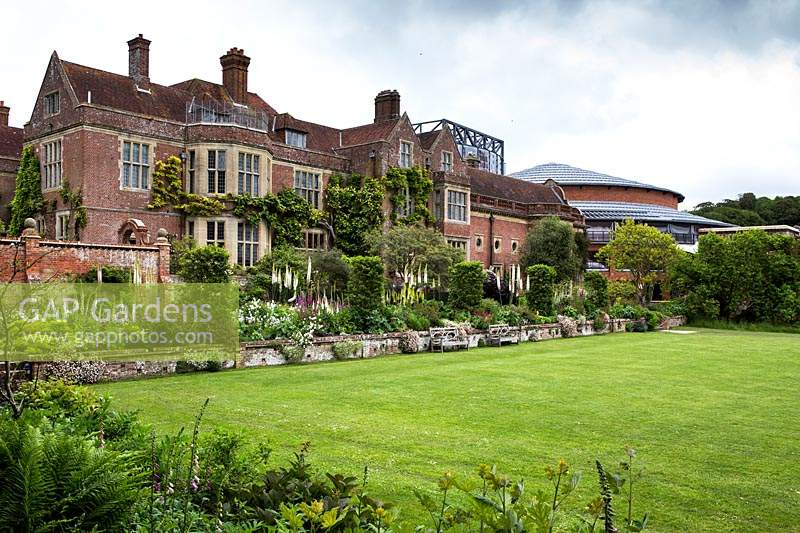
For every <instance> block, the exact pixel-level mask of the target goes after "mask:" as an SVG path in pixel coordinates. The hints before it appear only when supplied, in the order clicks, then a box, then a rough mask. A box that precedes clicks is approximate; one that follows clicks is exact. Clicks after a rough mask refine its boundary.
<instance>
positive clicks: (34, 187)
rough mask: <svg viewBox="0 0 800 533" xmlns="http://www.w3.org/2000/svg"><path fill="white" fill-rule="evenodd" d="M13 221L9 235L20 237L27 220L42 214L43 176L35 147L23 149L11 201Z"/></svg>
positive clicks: (10, 223) (9, 225)
mask: <svg viewBox="0 0 800 533" xmlns="http://www.w3.org/2000/svg"><path fill="white" fill-rule="evenodd" d="M10 207H11V221H10V222H9V223H8V233H9V234H11V235H19V234H20V233H21V232H22V227H23V226H24V224H25V219H26V218H35V217H36V216H37V215H38V214H40V213H41V212H42V208H43V207H44V196H43V195H42V176H41V174H40V171H39V158H38V157H36V153H35V152H34V151H33V146H26V147H25V148H23V149H22V159H21V160H20V163H19V171H18V172H17V182H16V190H15V191H14V199H13V200H11V206H10Z"/></svg>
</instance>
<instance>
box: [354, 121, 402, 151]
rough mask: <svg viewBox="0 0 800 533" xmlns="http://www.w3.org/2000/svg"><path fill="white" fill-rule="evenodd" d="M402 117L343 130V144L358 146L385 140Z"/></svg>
mask: <svg viewBox="0 0 800 533" xmlns="http://www.w3.org/2000/svg"><path fill="white" fill-rule="evenodd" d="M401 120H402V118H398V119H393V120H383V121H381V122H375V123H373V124H364V125H363V126H356V127H355V128H347V129H344V130H342V146H356V145H359V144H367V143H371V142H378V141H385V140H387V139H388V138H389V135H390V134H391V133H392V131H393V130H394V128H395V126H397V123H398V122H400V121H401Z"/></svg>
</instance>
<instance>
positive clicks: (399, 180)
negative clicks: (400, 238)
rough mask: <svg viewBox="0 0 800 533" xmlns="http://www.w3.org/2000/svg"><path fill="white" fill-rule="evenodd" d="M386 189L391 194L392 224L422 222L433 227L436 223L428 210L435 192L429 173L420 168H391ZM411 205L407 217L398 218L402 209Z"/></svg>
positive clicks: (387, 176)
mask: <svg viewBox="0 0 800 533" xmlns="http://www.w3.org/2000/svg"><path fill="white" fill-rule="evenodd" d="M386 188H387V189H388V190H389V192H390V193H391V201H392V214H391V217H392V222H399V223H404V224H414V223H416V222H422V223H423V224H425V225H431V224H433V223H434V222H435V220H434V218H433V215H432V214H431V212H430V210H429V209H428V199H429V198H430V195H431V191H433V180H432V179H431V178H430V176H429V174H428V171H427V170H426V169H424V168H420V167H411V168H399V167H391V168H389V171H388V172H386ZM408 203H410V206H411V209H410V210H408V211H410V212H406V214H405V216H398V212H399V211H400V208H401V207H402V208H403V211H406V210H405V206H406V205H407V204H408Z"/></svg>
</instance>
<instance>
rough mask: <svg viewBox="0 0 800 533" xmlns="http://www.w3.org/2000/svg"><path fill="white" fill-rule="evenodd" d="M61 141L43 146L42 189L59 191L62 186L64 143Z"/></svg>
mask: <svg viewBox="0 0 800 533" xmlns="http://www.w3.org/2000/svg"><path fill="white" fill-rule="evenodd" d="M61 141H62V140H61V139H56V140H54V141H50V142H46V143H44V144H42V189H44V190H49V189H58V188H60V187H61V184H62V172H63V169H62V167H63V158H64V153H63V146H64V145H63V143H62V142H61Z"/></svg>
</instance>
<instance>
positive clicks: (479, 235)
mask: <svg viewBox="0 0 800 533" xmlns="http://www.w3.org/2000/svg"><path fill="white" fill-rule="evenodd" d="M474 239H475V249H476V250H478V251H481V250H483V245H484V243H485V242H486V238H485V237H484V236H483V233H476V234H475V237H474ZM478 240H480V242H478Z"/></svg>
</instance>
